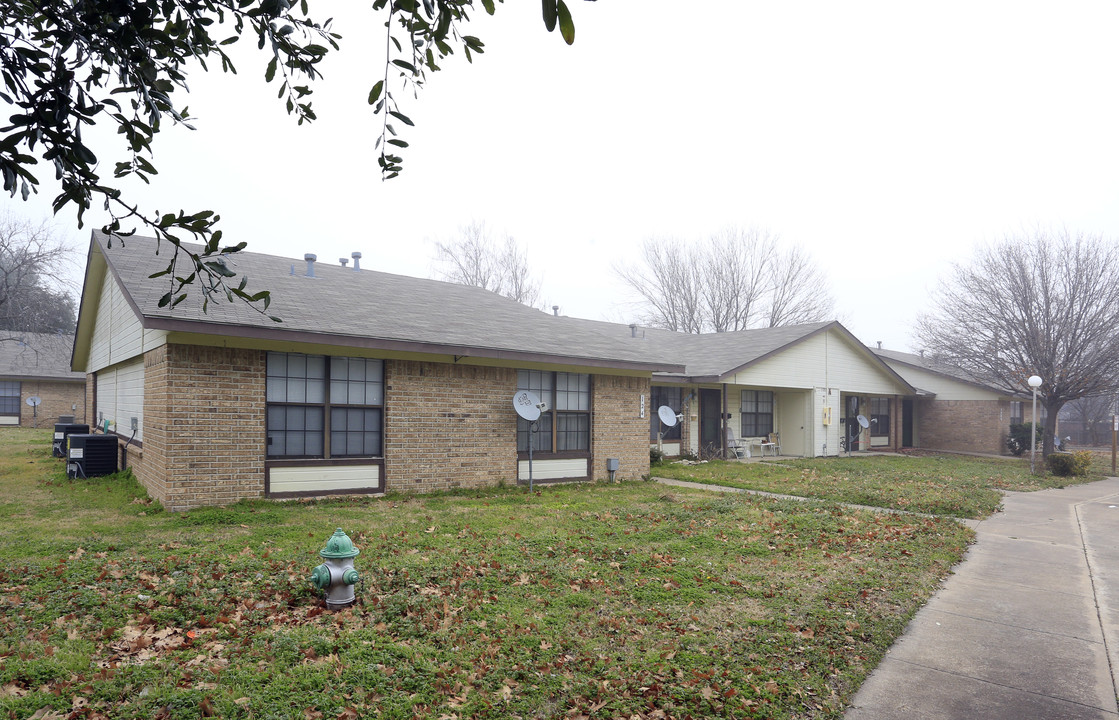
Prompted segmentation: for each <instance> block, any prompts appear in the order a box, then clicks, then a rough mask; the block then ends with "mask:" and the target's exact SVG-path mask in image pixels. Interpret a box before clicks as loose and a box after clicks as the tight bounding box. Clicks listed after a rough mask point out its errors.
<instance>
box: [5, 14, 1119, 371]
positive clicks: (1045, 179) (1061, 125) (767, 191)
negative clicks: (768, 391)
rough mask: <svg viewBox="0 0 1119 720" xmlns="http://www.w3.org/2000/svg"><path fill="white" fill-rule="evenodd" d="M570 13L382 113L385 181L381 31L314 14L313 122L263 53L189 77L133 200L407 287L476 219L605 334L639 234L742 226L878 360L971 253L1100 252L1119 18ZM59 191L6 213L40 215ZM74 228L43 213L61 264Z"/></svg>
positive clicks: (519, 19)
mask: <svg viewBox="0 0 1119 720" xmlns="http://www.w3.org/2000/svg"><path fill="white" fill-rule="evenodd" d="M568 1H569V3H570V5H571V8H572V12H573V15H574V18H575V25H576V41H575V45H574V46H572V47H568V46H566V45H565V44H564V43H563V42H562V40H561V38H560V37H559V35H558V31H557V32H556V33H554V34H548V33H547V32H546V31H545V30H544V27H543V23H542V21H541V19H540V4H539V3H538V2H536V0H510V2H509V3H507V4H506V5H504V6H498V10H497V14H496V16H495V17H493V18H490V17H487V16H485V15H484V13H482V12H479V15H478V16H477V17H476V18H475V20H474V22H473V23H472V25H473V26H474V27H473V28H472V30H471V32H472V33H473V34H476V35H478V36H479V37H481V38H482V40H483V41H484V42H485V43H486V52H485V54H484V55H482V56H478V57H477V58H476V59H475V62H474V63H473V65H468V64H467V63H466V62H465V60H464V58H463V57H462V56H461V54H459V55H456V56H454V57H453V58H451V59H450V60H449V61H447V62H446V63H445V64H444V70H443V71H442V72H439V73H434V74H432V75H431V76H430V77H429V81H428V85H427V87H426V88H425V89H424V90H423V91H422V92H421V94H420V96H419V98H418V99H417V100H412V99H411V98H410V97H409V96H406V95H401V96H400V98H401V99H402V100H404V101H405V107H404V108H403V110H404V112H405V113H407V114H408V115H410V116H411V118H412V119H413V120H414V121H415V122H416V125H417V127H416V128H407V132H406V133H403V137H404V138H405V139H406V140H407V141H408V142H410V143H411V147H410V148H409V149H407V150H406V151H405V153H404V157H405V163H404V167H405V170H404V173H403V174H402V176H401V177H400V178H397V179H395V180H392V181H389V182H387V183H384V182H382V181H381V180H380V175H379V172H378V168H377V164H376V157H377V154H376V152H375V150H374V141H375V139H376V136H377V133H378V131H379V128H380V124H379V122H378V121H376V120H375V119H374V118H373V116H372V114H371V112H370V110H371V109H370V107H369V106H368V105H367V104H366V102H365V99H366V95H367V94H368V91H369V87H370V86H371V85H372V83H373V82H375V81H376V80H377V79H378V77H379V76H380V75H381V73H382V68H381V64H380V63H381V62H382V59H383V54H384V46H383V42H382V40H383V36H384V30H383V27H382V26H381V24H380V19H379V18H376V17H374V16H373V15H372V12H371V11H370V10H369V9H368V7H355V5H358V4H355V3H351V2H337V1H335V2H331V1H330V0H319V1H318V2H313V3H312V10H314V9H315V8H316V7H318V10H317V15H318V16H321V17H326V16H330V15H332V14H333V15H334V16H335V18H336V20H335V30H336V31H338V32H340V33H342V34H343V36H344V38H343V47H342V50H341V52H338V53H336V54H335V55H334V56H332V57H330V58H328V61H327V63H326V64H325V66H324V71H325V74H326V78H325V80H323V81H321V82H320V83H318V84H317V85H316V90H315V94H314V96H313V99H314V105H315V108H316V111H317V113H318V115H319V120H318V121H316V122H315V123H313V124H311V125H310V126H306V125H305V126H303V127H296V125H295V122H294V120H293V119H292V118H290V117H289V116H287V115H286V114H285V112H284V109H283V107H282V104H281V101H278V100H277V99H276V92H277V91H278V89H279V87H278V84H276V83H273V84H272V85H266V84H265V83H264V81H263V75H264V65H265V63H266V61H267V58H266V57H265V56H264V55H262V54H256V53H249V52H246V53H245V55H244V57H245V59H244V60H242V61H241V63H240V66H239V69H240V74H239V75H237V76H222V75H221V74H220V73H215V74H211V75H204V74H202V73H200V72H199V73H195V74H194V75H192V77H191V90H192V92H191V94H190V96H189V97H186V96H184V97H181V98H180V99H179V101H178V103H179V105H180V106H181V105H183V104H189V106H190V111H191V114H192V115H194V116H195V117H197V118H199V119H198V121H197V122H196V123H195V124H196V127H197V128H198V130H197V131H196V132H190V131H188V130H185V129H182V128H174V129H166V130H165V132H163V133H161V134H160V136H159V137H158V138H157V141H156V145H155V147H156V155H155V164H156V166H157V167H158V168H159V170H160V175H159V176H158V177H157V178H156V180H155V182H154V185H153V187H152V188H150V189H146V188H140V189H139V190H138V191H136V192H135V193H134V194H133V195H132V199H134V200H137V201H139V202H141V203H142V205H143V206H144V207H146V208H148V209H155V208H157V209H159V210H163V211H166V210H172V209H179V208H182V209H186V210H189V211H194V210H201V209H214V210H217V211H219V212H220V213H221V215H222V217H223V220H222V223H221V225H220V226H219V227H221V228H222V229H223V230H224V233H225V239H226V241H228V242H231V243H232V242H237V241H240V240H245V241H247V242H248V243H249V249H250V250H254V251H257V252H267V253H272V254H277V255H285V256H291V257H293V258H299V259H301V258H302V255H303V253H304V252H315V253H317V254H318V256H319V260H320V262H322V261H327V262H335V261H336V258H339V257H349V255H350V253H351V252H352V251H354V250H360V251H361V252H362V253H363V254H364V258H363V260H362V266H363V267H367V268H373V269H378V270H385V271H388V272H396V273H402V274H409V275H417V276H432V275H433V274H434V262H433V259H434V242H435V241H436V240H443V241H446V240H449V239H453V238H454V237H455V236H456V234H457V229H458V228H459V227H460V226H462V225H465V224H467V223H469V222H470V221H471V220H480V221H485V222H486V223H487V225H488V226H489V227H490V228H491V229H492V230H494V231H496V232H497V233H499V234H502V235H503V234H504V233H506V232H507V233H509V234H511V235H512V236H513V237H515V238H516V239H517V240H518V241H520V242H521V243H522V245H523V246H524V247H526V248H527V250H528V255H529V262H530V265H531V266H532V267H533V268H534V270H535V271H536V273H537V274H538V275H540V276H541V277H542V279H543V287H544V296H545V300H546V302H547V304H548V305H549V306H550V305H552V304H558V305H559V306H560V308H561V312H563V313H564V314H568V315H575V316H580V317H589V318H596V319H607V320H617V321H629V320H630V319H632V318H634V317H636V310H635V308H634V306H633V305H632V302H631V301H632V300H633V297H632V296H631V295H630V294H629V293H628V292H627V291H626V290H625V288H624V287H623V286H622V285H621V283H620V282H619V280H618V278H617V277H616V275H615V273H614V272H613V269H612V268H613V266H614V265H616V264H617V263H619V262H632V261H633V260H635V259H636V257H637V253H638V251H639V248H640V245H641V243H642V241H643V240H644V239H646V238H648V237H651V236H665V235H675V236H680V237H685V238H692V239H695V238H701V237H705V236H706V235H707V234H709V233H712V232H714V231H717V230H719V229H720V228H723V227H724V226H727V225H740V226H751V225H756V226H760V227H764V228H768V229H769V230H770V231H771V232H773V233H776V234H778V235H780V237H781V238H782V239H783V241H786V242H789V243H797V244H800V245H803V246H805V247H806V248H807V249H808V250H809V251H810V253H811V255H812V256H813V257H814V258H815V260H816V261H817V262H818V263H819V264H820V265H821V266H823V267H824V268H825V269H826V271H827V274H828V275H829V277H830V281H831V288H830V290H831V292H832V293H833V294H834V295H835V297H836V298H837V301H838V302H837V314H838V319H840V320H841V321H842V322H843V323H844V324H845V325H846V326H847V327H848V328H849V329H851V330H852V331H853V332H854V333H855V334H856V335H857V336H858V337H859V338H860V339H861V340H863V341H864V342H866V343H868V344H872V345H873V343H874V342H875V341H878V340H881V341H882V342H883V345H884V347H886V348H891V349H901V350H906V349H912V350H915V349H916V346H915V345H914V344H913V343H914V341H913V339H912V338H911V334H910V333H911V328H912V326H913V324H914V321H915V320H916V317H917V315H918V314H919V313H920V312H922V311H924V310H928V309H930V308H929V305H928V295H929V291H930V290H931V289H932V288H933V287H935V285H936V283H937V280H938V278H940V277H942V276H943V275H944V274H945V272H946V271H947V269H948V268H949V267H950V263H951V262H953V261H966V260H967V258H968V257H969V256H970V253H971V250H972V248H973V247H974V246H975V244H976V243H979V242H985V241H990V240H993V239H996V238H998V237H1001V236H1002V235H1004V234H1006V233H1012V232H1016V231H1020V230H1023V229H1031V228H1033V227H1035V226H1038V225H1041V226H1043V227H1052V226H1061V225H1063V226H1066V227H1068V228H1069V229H1070V230H1084V231H1088V232H1096V233H1103V234H1106V235H1109V236H1112V237H1119V203H1117V199H1119V173H1117V172H1116V168H1119V132H1117V131H1116V129H1115V128H1116V126H1115V118H1116V117H1117V116H1119V113H1117V110H1119V99H1117V97H1119V95H1117V93H1116V70H1117V68H1119V43H1116V42H1115V40H1114V35H1115V32H1116V30H1117V29H1119V3H1115V2H1113V1H1108V2H1075V1H1072V2H1063V3H1051V2H1044V3H1043V2H1021V1H1019V0H1016V1H1014V2H982V1H978V0H969V1H968V2H954V1H941V2H935V3H932V2H925V3H899V2H896V0H886V1H883V2H835V0H819V1H807V0H806V1H801V2H797V1H789V2H768V3H760V2H752V1H747V0H711V1H709V2H705V3H700V4H681V3H680V2H678V1H677V2H669V1H667V0H599V1H598V2H593V3H591V2H580V1H579V0H568ZM360 5H366V4H360ZM245 45H246V47H245V48H244V50H245V51H248V50H249V49H250V48H253V49H255V43H253V42H248V43H245ZM397 127H398V129H401V128H402V126H401V125H400V124H399V123H397ZM168 128H169V126H168ZM106 137H107V138H108V139H109V141H110V142H112V143H113V145H112V150H113V152H115V148H116V144H117V140H116V136H114V135H109V134H106ZM105 148H106V146H105V145H101V146H98V147H95V150H98V151H99V156H100V157H101V159H102V166H103V168H105V173H106V175H109V174H111V168H112V162H113V161H114V160H115V159H117V158H116V157H114V156H113V155H112V153H110V152H108V151H106V149H105ZM41 174H43V175H50V173H49V172H48V171H47V170H45V169H43V170H41ZM44 180H45V178H44ZM54 190H55V189H54V188H53V187H51V186H49V185H46V186H45V187H44V189H43V192H42V193H41V194H40V196H39V197H38V198H37V199H34V200H33V201H32V202H30V203H21V202H19V201H18V200H9V201H8V205H9V209H10V210H12V211H14V212H17V213H21V214H28V215H30V216H32V217H40V218H41V217H44V216H46V215H47V214H48V213H49V200H50V198H51V197H53V194H54ZM87 219H92V221H93V222H92V223H90V224H88V225H87V229H86V230H82V231H78V230H77V227H76V223H75V222H74V220H73V215H72V213H69V212H68V213H67V214H65V215H60V216H59V217H58V218H57V224H58V226H59V228H60V230H62V231H63V232H64V233H66V234H68V235H69V236H70V237H72V238H74V244H75V245H76V246H81V247H82V248H83V257H84V246H85V244H86V242H87V239H88V228H89V227H92V226H96V225H97V224H98V223H99V222H100V218H99V217H98V216H95V215H94V216H87ZM447 311H448V313H451V314H453V312H454V308H448V309H447Z"/></svg>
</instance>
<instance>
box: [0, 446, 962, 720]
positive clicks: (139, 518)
mask: <svg viewBox="0 0 1119 720" xmlns="http://www.w3.org/2000/svg"><path fill="white" fill-rule="evenodd" d="M778 470H780V469H778ZM764 472H774V470H765V471H764ZM783 472H787V473H792V475H793V476H794V477H800V476H801V474H802V473H803V472H805V471H803V470H801V469H799V468H792V469H788V470H783ZM818 472H819V473H822V471H818ZM809 474H811V472H810V471H809ZM806 484H807V481H806ZM786 489H787V488H786ZM0 497H2V498H3V503H2V504H0V516H2V522H0V628H2V629H0V716H4V717H12V718H32V717H34V718H36V719H37V720H45V719H49V718H69V717H74V718H145V719H148V718H156V719H165V718H192V719H193V718H198V717H208V716H212V717H222V718H292V719H293V720H308V719H310V720H314V719H315V718H328V719H332V718H342V719H353V718H359V717H361V718H365V717H374V718H375V717H383V718H413V717H420V718H433V719H445V720H457V719H459V718H462V719H465V718H509V717H520V718H568V719H570V720H576V719H578V718H617V717H625V718H633V717H636V718H643V719H646V718H686V717H711V716H719V717H731V718H740V717H741V718H750V717H757V718H839V717H841V716H842V713H843V709H844V707H845V703H846V702H847V701H848V700H849V699H850V697H851V694H852V693H853V691H854V690H855V689H856V688H857V687H858V685H859V683H860V682H861V681H862V680H863V678H864V677H865V675H866V673H867V672H868V671H869V670H870V669H871V668H872V667H873V666H874V665H875V664H876V663H877V662H878V660H879V658H880V657H881V656H882V654H883V653H884V652H885V650H886V649H887V648H888V647H889V646H890V644H891V643H892V642H893V640H894V639H895V637H896V636H897V635H898V634H899V633H900V632H901V631H902V629H903V628H904V626H905V624H906V622H907V621H908V619H909V618H910V617H911V615H912V614H913V613H914V612H915V611H916V610H917V608H919V607H920V605H921V604H922V603H923V602H924V601H925V600H926V599H927V597H928V596H929V595H930V594H931V593H932V592H933V591H934V589H935V588H936V586H937V583H938V582H939V580H940V579H941V578H942V577H943V576H944V575H945V574H946V573H947V572H948V571H949V568H951V566H952V565H953V564H955V563H956V562H957V561H958V560H959V559H960V557H961V555H962V553H963V552H964V551H965V549H966V545H967V543H968V541H969V540H970V539H971V537H972V533H971V531H970V530H968V529H966V528H965V527H963V526H961V525H960V524H958V523H956V522H955V521H952V520H948V519H927V518H917V517H912V516H895V515H889V514H874V513H870V512H861V511H858V512H856V511H851V510H848V509H845V508H842V507H840V506H837V505H834V504H830V503H823V502H819V503H817V502H793V501H778V500H772V499H767V498H757V497H749V496H740V495H735V496H725V495H716V494H712V493H702V492H695V491H690V490H680V489H676V488H668V487H666V486H663V485H657V484H653V483H640V482H638V483H624V484H618V485H608V484H590V485H570V486H553V487H549V488H547V489H545V490H542V491H540V492H536V493H533V494H529V493H528V492H527V491H526V490H524V489H523V488H495V489H492V490H488V491H485V492H474V493H458V494H440V495H431V496H415V497H412V496H397V497H387V498H382V499H359V500H338V501H329V502H306V503H286V504H280V503H270V502H253V503H241V504H238V505H235V506H232V507H229V508H225V509H220V508H211V509H204V510H193V511H190V512H187V513H180V514H172V513H166V512H162V511H161V509H160V508H159V506H158V505H155V504H151V503H150V502H148V501H147V500H146V496H145V495H144V493H143V491H142V489H141V488H139V486H138V485H137V484H136V483H135V482H134V481H133V480H132V479H131V478H129V477H127V476H113V477H110V478H100V479H94V480H86V481H69V480H67V479H65V476H64V474H63V472H62V463H61V461H59V460H54V459H52V458H50V457H49V433H48V432H44V431H25V430H5V431H4V432H2V433H0ZM335 527H342V528H344V529H345V530H346V531H347V532H349V533H350V534H351V535H352V536H353V539H354V541H355V543H356V544H357V545H358V547H360V548H361V555H360V556H358V558H357V560H356V564H357V567H358V569H359V570H360V571H361V573H362V575H363V582H362V584H361V585H359V586H358V594H359V596H360V597H361V598H362V599H363V602H362V603H361V604H360V605H358V606H356V607H355V608H352V609H350V610H346V611H343V612H340V613H330V612H324V610H323V606H322V604H321V601H320V600H319V599H318V598H317V596H316V595H315V593H314V592H313V591H312V587H311V585H310V584H309V582H308V581H307V578H308V576H309V574H310V570H311V568H312V567H314V566H315V565H317V564H318V563H319V562H320V559H319V557H318V554H317V553H318V550H319V549H321V548H322V547H323V545H324V543H325V541H326V539H327V538H328V537H329V535H330V534H331V532H333V530H334V528H335Z"/></svg>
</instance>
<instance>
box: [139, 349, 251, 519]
mask: <svg viewBox="0 0 1119 720" xmlns="http://www.w3.org/2000/svg"><path fill="white" fill-rule="evenodd" d="M264 372H265V367H264V352H263V351H260V350H235V349H228V348H210V347H200V346H195V345H165V346H163V347H159V348H156V349H154V350H150V351H148V352H147V353H145V354H144V441H143V448H142V449H139V450H137V448H135V447H134V446H133V447H131V448H129V451H128V462H129V466H130V467H131V468H132V471H133V473H134V474H135V475H136V476H137V477H138V478H139V479H140V481H141V482H142V483H143V484H144V486H145V487H146V488H147V489H148V492H149V493H150V494H151V495H152V497H154V498H156V499H157V500H159V501H160V502H162V503H163V505H164V507H166V508H167V509H168V510H186V509H188V508H192V507H198V506H201V505H225V504H228V503H232V502H236V501H238V500H241V499H243V498H256V497H261V496H263V495H264V449H265V433H264V377H265V375H264ZM121 444H122V445H123V444H124V442H123V440H122V441H121Z"/></svg>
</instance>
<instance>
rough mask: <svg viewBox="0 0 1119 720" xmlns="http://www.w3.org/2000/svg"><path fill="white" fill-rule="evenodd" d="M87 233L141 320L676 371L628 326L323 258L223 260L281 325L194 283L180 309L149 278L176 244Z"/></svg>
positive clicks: (164, 285) (162, 282)
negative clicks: (260, 295) (265, 298)
mask: <svg viewBox="0 0 1119 720" xmlns="http://www.w3.org/2000/svg"><path fill="white" fill-rule="evenodd" d="M93 239H94V242H95V243H97V246H98V247H99V248H100V251H101V252H103V253H104V255H105V258H106V259H107V260H108V262H109V266H110V269H111V271H112V272H113V274H114V275H115V276H116V277H117V278H118V279H119V281H120V283H121V285H122V287H123V288H124V289H125V291H126V293H127V295H128V297H129V299H130V302H131V303H132V304H133V307H134V308H135V309H136V310H137V311H138V313H139V314H140V315H141V317H142V318H143V320H142V321H143V323H144V325H145V327H152V328H162V329H168V330H180V331H187V332H189V331H197V332H208V333H219V334H236V335H249V336H256V335H259V336H261V337H273V338H283V339H300V340H303V341H311V342H313V341H318V342H323V343H338V342H342V343H344V344H350V345H356V346H366V347H381V348H389V349H400V350H411V351H418V352H424V351H427V352H436V353H446V354H455V355H463V356H483V357H497V358H520V359H538V360H541V361H546V362H571V363H573V364H588V365H591V366H604V367H620V368H632V369H640V370H646V371H649V370H669V371H672V370H681V369H682V367H680V366H679V365H678V364H676V363H675V362H674V361H672V360H671V358H667V357H662V356H657V355H653V354H651V353H649V352H648V348H647V347H646V346H645V345H644V344H642V343H638V342H634V341H632V340H631V338H629V337H628V335H629V330H628V328H626V326H624V325H616V326H612V327H611V326H610V324H608V323H602V324H600V325H602V327H591V326H588V325H587V324H586V323H585V322H584V321H581V320H578V319H576V318H569V317H563V316H560V317H556V316H553V315H551V314H549V313H545V312H542V311H540V310H535V309H533V308H530V307H527V306H525V305H522V304H520V303H518V302H514V301H512V300H509V299H507V298H504V297H502V296H500V295H497V294H496V293H492V292H489V291H487V290H481V289H479V288H474V287H467V286H464V285H457V284H454V283H448V282H441V281H437V280H425V279H421V278H414V277H407V276H403V275H394V274H391V273H384V272H377V271H374V270H367V269H364V268H363V269H362V270H361V272H355V271H354V269H353V268H343V267H341V266H340V265H337V264H333V263H327V262H318V263H316V264H315V277H314V278H310V277H306V263H304V262H302V261H293V260H291V259H288V258H281V257H276V256H272V255H264V254H260V253H249V252H243V253H237V254H235V255H232V256H230V257H229V258H228V265H229V267H230V268H231V269H232V270H235V271H236V272H237V273H239V274H241V275H244V276H247V277H248V279H249V285H248V288H247V289H248V290H250V291H256V290H262V289H267V290H270V291H271V293H272V304H271V306H270V307H269V308H268V313H269V314H271V315H276V316H278V317H280V318H282V319H283V322H282V323H275V322H273V321H271V320H270V319H269V318H268V317H267V316H265V315H261V314H260V313H258V312H256V311H255V310H253V309H252V308H250V307H248V306H246V305H245V304H244V303H241V302H235V303H229V302H227V301H226V299H225V297H224V295H223V296H221V297H220V298H218V299H216V301H214V302H211V303H210V304H209V307H208V308H207V312H205V313H204V312H203V311H202V293H201V292H200V291H199V288H198V287H195V288H194V289H192V290H191V292H190V296H189V297H188V298H187V299H186V300H184V301H183V302H182V303H181V304H180V305H178V306H177V307H175V308H173V309H172V308H168V307H164V308H160V307H159V298H160V296H162V295H163V294H164V293H165V292H167V291H168V290H169V289H170V287H169V283H168V281H167V279H166V278H156V279H150V277H149V276H150V275H152V274H153V273H155V272H158V271H160V270H162V269H163V268H164V267H166V264H167V262H168V261H169V259H170V257H171V252H172V251H173V248H172V246H171V245H169V244H167V243H164V244H163V246H162V248H161V253H160V255H158V256H157V255H156V254H155V248H156V243H155V240H154V239H151V238H143V237H132V238H125V239H124V240H123V242H122V241H121V239H119V238H114V240H113V242H112V247H111V248H109V247H108V243H107V242H106V239H107V238H106V236H104V235H102V234H100V233H95V234H94V238H93ZM191 247H192V249H196V250H197V249H200V246H191ZM293 266H294V274H292V268H293ZM618 328H620V329H621V331H619V330H618Z"/></svg>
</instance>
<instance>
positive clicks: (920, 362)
mask: <svg viewBox="0 0 1119 720" xmlns="http://www.w3.org/2000/svg"><path fill="white" fill-rule="evenodd" d="M871 352H873V353H874V354H875V355H877V356H878V357H880V358H883V359H885V360H892V361H894V362H899V363H902V364H904V365H909V366H911V367H915V368H918V369H920V370H925V371H927V372H930V373H934V374H936V375H940V376H942V377H946V378H950V379H952V380H958V381H960V382H964V383H967V384H969V385H975V386H977V387H981V388H983V389H984V390H990V391H991V392H997V393H1003V394H1005V391H1004V390H1001V389H999V388H998V387H995V386H994V385H993V384H991V383H989V382H986V381H985V380H984V378H982V377H980V376H979V375H977V374H975V373H972V372H970V371H968V370H965V369H963V368H959V367H956V366H955V365H949V364H947V363H943V362H940V361H938V360H937V359H936V358H935V357H933V356H931V355H930V356H925V355H917V354H914V353H906V352H900V351H898V350H881V349H876V348H871Z"/></svg>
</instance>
